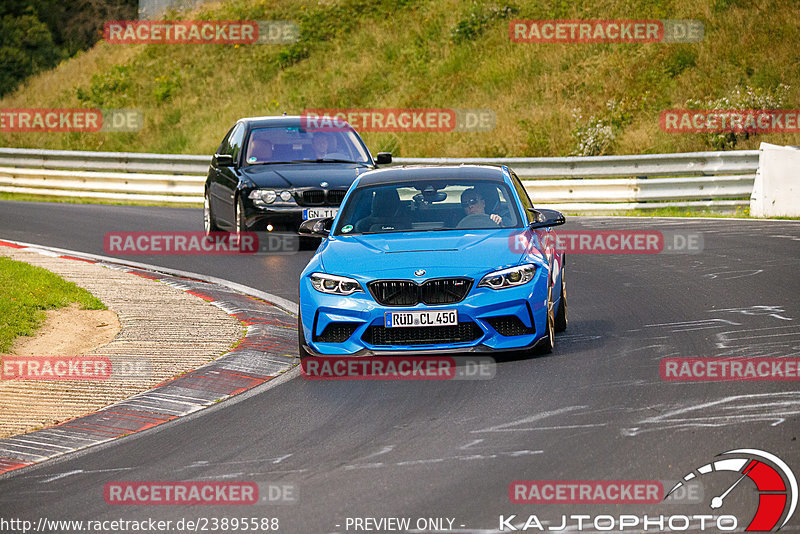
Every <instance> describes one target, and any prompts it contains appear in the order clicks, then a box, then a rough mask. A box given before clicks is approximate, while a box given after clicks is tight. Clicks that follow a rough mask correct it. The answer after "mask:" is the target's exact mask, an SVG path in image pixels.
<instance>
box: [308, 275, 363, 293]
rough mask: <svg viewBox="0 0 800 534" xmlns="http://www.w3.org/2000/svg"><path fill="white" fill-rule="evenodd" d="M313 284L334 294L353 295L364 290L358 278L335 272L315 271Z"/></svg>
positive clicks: (318, 289)
mask: <svg viewBox="0 0 800 534" xmlns="http://www.w3.org/2000/svg"><path fill="white" fill-rule="evenodd" d="M310 278H311V285H312V286H314V289H316V290H317V291H320V292H322V293H332V294H334V295H351V294H353V293H355V292H357V291H360V292H362V293H363V292H364V290H363V289H362V288H361V284H359V283H358V282H357V281H356V280H353V279H352V278H347V277H346V276H336V275H335V274H325V273H314V274H312V275H311V277H310Z"/></svg>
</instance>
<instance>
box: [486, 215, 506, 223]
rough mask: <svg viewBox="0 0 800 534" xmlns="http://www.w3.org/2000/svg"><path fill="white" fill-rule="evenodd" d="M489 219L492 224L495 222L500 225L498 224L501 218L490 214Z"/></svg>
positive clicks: (501, 220)
mask: <svg viewBox="0 0 800 534" xmlns="http://www.w3.org/2000/svg"><path fill="white" fill-rule="evenodd" d="M489 218H490V219H491V220H493V221H494V222H496V223H497V224H498V225H500V224H501V223H502V222H503V218H502V217H500V216H499V215H498V214H496V213H492V214H491V215H489Z"/></svg>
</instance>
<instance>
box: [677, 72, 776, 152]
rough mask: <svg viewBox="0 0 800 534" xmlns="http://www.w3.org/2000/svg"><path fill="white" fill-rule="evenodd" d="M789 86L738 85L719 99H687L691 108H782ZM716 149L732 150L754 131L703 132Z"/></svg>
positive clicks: (687, 103) (688, 106) (687, 105)
mask: <svg viewBox="0 0 800 534" xmlns="http://www.w3.org/2000/svg"><path fill="white" fill-rule="evenodd" d="M789 89H790V88H789V86H788V85H785V84H779V85H777V86H776V87H774V88H771V89H764V88H761V87H759V88H753V87H750V86H749V85H747V86H745V87H744V88H742V87H741V86H736V87H735V88H734V89H733V90H731V91H729V92H728V94H727V95H726V96H723V97H721V98H717V99H706V100H687V101H686V107H687V108H689V109H723V110H728V109H739V110H747V109H780V108H782V107H783V106H784V103H785V102H786V96H787V95H788V93H789ZM703 135H705V136H706V141H707V142H708V144H709V145H710V146H711V148H713V149H714V150H732V149H733V148H735V147H736V144H737V143H738V142H739V141H740V140H742V139H749V138H750V136H751V135H756V133H754V132H716V133H709V134H703Z"/></svg>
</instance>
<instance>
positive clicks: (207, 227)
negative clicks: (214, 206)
mask: <svg viewBox="0 0 800 534" xmlns="http://www.w3.org/2000/svg"><path fill="white" fill-rule="evenodd" d="M203 231H204V232H205V233H206V235H208V234H210V233H211V232H218V231H219V227H218V226H217V222H216V221H215V220H214V214H213V213H211V201H210V200H209V198H208V193H206V194H204V195H203Z"/></svg>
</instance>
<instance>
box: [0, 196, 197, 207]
mask: <svg viewBox="0 0 800 534" xmlns="http://www.w3.org/2000/svg"><path fill="white" fill-rule="evenodd" d="M0 200H10V201H15V202H57V203H63V204H111V205H114V206H160V207H165V208H202V207H203V203H202V202H150V201H146V200H114V199H110V198H108V199H106V198H80V197H53V196H49V195H29V194H24V193H3V192H0Z"/></svg>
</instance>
